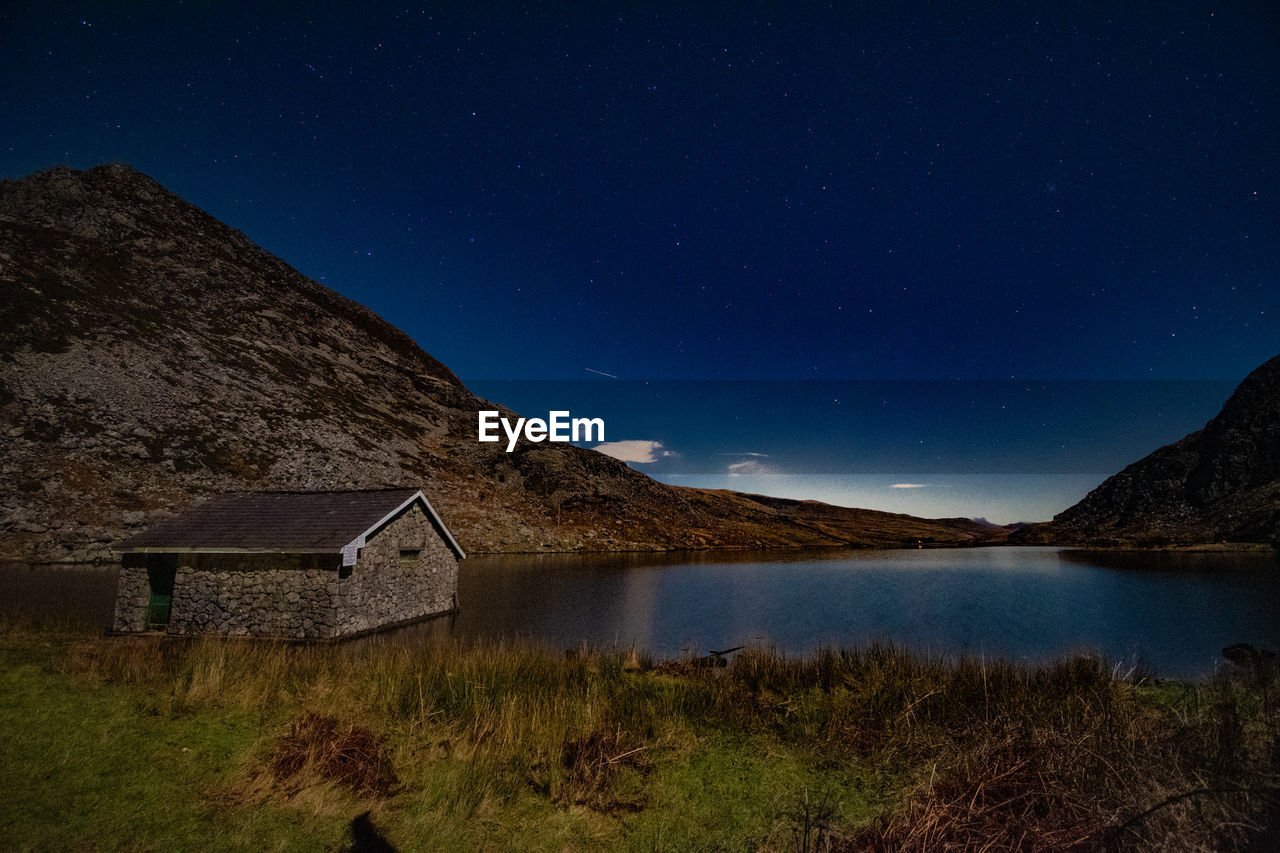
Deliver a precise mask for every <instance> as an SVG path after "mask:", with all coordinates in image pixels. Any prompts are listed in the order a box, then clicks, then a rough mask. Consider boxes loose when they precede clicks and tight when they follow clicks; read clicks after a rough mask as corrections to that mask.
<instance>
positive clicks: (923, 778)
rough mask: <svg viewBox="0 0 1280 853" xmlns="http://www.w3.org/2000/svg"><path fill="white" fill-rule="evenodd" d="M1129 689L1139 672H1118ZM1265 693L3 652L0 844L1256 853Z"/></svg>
mask: <svg viewBox="0 0 1280 853" xmlns="http://www.w3.org/2000/svg"><path fill="white" fill-rule="evenodd" d="M1122 675H1128V677H1121V676H1122ZM1273 691H1274V685H1272V684H1271V683H1270V681H1269V679H1267V678H1256V677H1254V678H1242V677H1237V678H1231V679H1226V678H1223V679H1219V680H1215V681H1213V682H1209V683H1204V684H1196V685H1192V684H1182V683H1165V684H1155V683H1151V682H1149V681H1145V680H1141V679H1135V678H1134V677H1132V675H1130V674H1120V673H1116V672H1114V671H1113V670H1112V669H1111V668H1110V667H1109V666H1108V665H1107V664H1106V663H1104V662H1102V661H1098V660H1094V659H1089V658H1077V659H1072V660H1067V661H1062V662H1059V663H1056V664H1053V665H1049V666H1044V667H1039V668H1030V667H1020V666H1014V665H1011V664H1008V663H1003V662H997V661H975V660H943V659H930V658H924V657H921V656H918V655H913V654H908V653H905V652H902V651H899V650H895V649H892V648H887V647H873V648H867V649H861V650H850V651H831V652H825V653H821V654H818V655H815V656H812V657H809V658H806V659H803V660H796V659H787V658H783V657H780V656H776V655H772V654H768V653H766V652H763V651H752V650H747V651H745V652H740V653H739V654H738V655H737V656H736V659H735V660H734V661H733V663H732V664H731V665H730V666H729V667H727V668H724V669H715V668H702V667H697V666H694V665H692V664H689V663H680V662H668V663H663V664H659V665H654V664H653V663H652V662H650V661H647V660H644V659H643V658H640V657H638V656H636V655H634V654H626V653H622V652H619V653H588V652H583V653H577V654H573V655H566V654H565V653H564V652H563V651H559V650H550V649H545V648H540V647H537V646H532V645H519V644H517V645H502V644H475V645H466V644H461V643H457V642H443V643H440V644H438V645H435V646H428V647H423V646H417V647H413V648H410V647H407V646H404V645H400V644H397V643H395V642H394V641H374V642H367V643H364V644H360V645H345V646H325V647H298V646H284V645H272V644H264V643H249V642H237V641H226V640H217V639H202V640H197V641H192V642H173V641H157V640H151V639H104V638H100V637H97V636H95V635H93V634H91V633H88V632H86V631H84V630H81V629H75V628H70V627H58V626H48V625H45V626H35V625H31V624H23V625H18V624H7V625H4V626H2V627H0V793H2V794H3V796H2V797H0V846H2V847H3V848H4V849H17V850H22V849H35V850H59V849H102V850H166V851H167V850H220V849H221V850H243V849H262V850H340V849H343V848H344V846H345V845H347V844H349V843H350V841H351V835H350V830H349V827H350V825H351V822H352V819H353V818H354V817H355V816H356V815H359V814H361V813H363V812H366V811H368V812H370V813H371V816H370V819H371V821H372V823H373V825H375V826H376V827H377V830H378V831H379V832H381V833H382V834H383V835H384V836H385V837H386V838H387V839H388V840H389V841H390V842H392V843H393V844H395V845H396V846H397V847H399V848H400V849H401V850H406V851H407V850H423V849H431V850H577V849H610V850H612V849H634V850H760V849H765V850H829V849H830V850H921V851H924V850H940V849H954V850H968V849H973V850H978V849H983V850H1033V849H1035V850H1046V849H1049V850H1051V849H1067V850H1091V849H1108V847H1110V848H1115V849H1178V850H1196V849H1239V848H1242V847H1243V846H1244V845H1245V843H1246V842H1247V841H1248V839H1249V838H1250V837H1251V836H1252V835H1254V834H1256V832H1257V831H1258V829H1259V828H1260V827H1261V825H1262V824H1263V823H1264V822H1265V819H1266V816H1267V814H1268V812H1269V803H1270V802H1271V800H1272V798H1273V796H1274V787H1275V785H1276V784H1277V780H1278V779H1280V777H1278V776H1277V773H1276V770H1277V766H1278V762H1280V740H1278V739H1277V736H1276V735H1277V727H1276V722H1277V710H1276V707H1275V701H1274V698H1275V697H1274V695H1273Z"/></svg>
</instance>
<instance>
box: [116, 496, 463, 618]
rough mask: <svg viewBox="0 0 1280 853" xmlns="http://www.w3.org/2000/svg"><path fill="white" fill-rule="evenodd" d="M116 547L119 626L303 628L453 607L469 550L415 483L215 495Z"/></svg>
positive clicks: (423, 614) (416, 615) (420, 615)
mask: <svg viewBox="0 0 1280 853" xmlns="http://www.w3.org/2000/svg"><path fill="white" fill-rule="evenodd" d="M117 551H118V552H120V554H121V558H122V567H121V570H120V582H119V590H118V592H117V595H116V611H115V623H114V628H115V630H116V631H121V632H136V631H165V632H167V633H169V634H232V635H242V636H260V637H294V638H305V639H311V638H315V639H327V638H336V637H349V636H352V635H355V634H360V633H364V632H366V631H372V630H375V629H378V628H386V627H388V626H391V625H397V624H402V623H405V622H411V621H414V620H416V619H421V618H424V617H426V616H432V615H435V614H438V613H445V612H448V611H451V610H453V609H455V608H456V607H457V590H458V560H460V559H462V558H463V557H465V556H466V555H465V554H464V553H463V551H462V548H460V547H459V546H458V543H457V542H456V541H455V540H454V538H453V535H452V534H450V533H449V529H448V528H447V527H445V525H444V522H443V521H441V519H440V516H439V515H438V514H437V513H436V511H435V510H434V509H433V508H432V506H431V504H430V502H429V501H428V500H427V499H426V497H425V496H424V495H423V494H422V492H421V491H417V490H415V489H381V490H370V491H349V492H260V493H248V494H228V495H222V496H219V497H216V498H213V499H212V500H209V501H207V502H205V503H203V504H200V505H199V506H196V507H194V508H193V509H192V510H190V511H189V512H187V513H185V514H183V515H180V516H177V517H174V518H171V519H167V520H165V521H161V522H159V523H158V524H156V525H155V526H153V527H152V528H150V529H149V530H147V531H146V532H144V533H141V534H139V535H137V536H134V537H132V538H130V539H127V540H125V541H124V542H122V543H120V544H119V545H118V546H117Z"/></svg>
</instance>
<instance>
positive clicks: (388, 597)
mask: <svg viewBox="0 0 1280 853" xmlns="http://www.w3.org/2000/svg"><path fill="white" fill-rule="evenodd" d="M407 549H412V550H417V551H419V552H420V553H419V556H418V559H417V561H416V563H410V562H405V563H402V562H401V559H400V552H401V550H407ZM457 592H458V560H457V557H456V555H455V554H454V552H453V551H452V550H451V549H450V548H449V545H448V543H446V542H445V541H444V539H443V538H441V536H440V534H439V533H438V532H437V531H436V528H435V525H434V524H433V523H432V521H431V518H430V516H428V515H427V513H426V512H425V511H423V509H422V508H421V507H420V506H419V505H417V504H414V505H413V506H411V507H410V508H409V509H408V511H406V512H405V513H404V514H402V515H401V516H400V517H399V518H397V519H395V520H394V521H392V522H391V523H390V524H388V525H387V526H386V527H384V528H383V529H382V530H381V531H379V532H378V533H377V534H375V535H374V536H372V537H370V539H369V541H368V543H367V544H366V545H365V547H364V548H363V549H362V550H361V552H360V559H359V560H357V562H356V565H355V566H354V567H353V570H352V572H351V576H350V577H348V578H345V579H343V580H340V581H338V592H337V594H336V596H335V598H334V604H335V607H336V608H337V610H338V611H339V612H340V613H341V614H343V618H342V620H341V622H342V629H341V631H340V635H341V634H354V633H357V632H359V631H367V630H370V629H372V628H376V627H378V626H380V625H388V624H392V623H395V622H404V621H407V620H410V619H418V618H421V617H423V616H429V615H431V614H434V613H444V612H446V611H448V610H452V609H453V608H454V607H455V606H456V597H457Z"/></svg>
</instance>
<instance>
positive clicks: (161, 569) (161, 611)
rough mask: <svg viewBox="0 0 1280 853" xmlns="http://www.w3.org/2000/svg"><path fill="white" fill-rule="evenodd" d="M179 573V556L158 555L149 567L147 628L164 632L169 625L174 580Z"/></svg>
mask: <svg viewBox="0 0 1280 853" xmlns="http://www.w3.org/2000/svg"><path fill="white" fill-rule="evenodd" d="M177 572H178V555H177V554H157V555H156V556H155V557H153V558H152V559H151V561H150V562H149V564H148V565H147V580H148V582H149V583H150V584H151V599H150V600H149V601H148V602H147V628H149V629H151V630H153V631H163V630H164V629H165V628H166V627H168V625H169V608H170V605H171V604H172V603H173V578H174V575H176V574H177Z"/></svg>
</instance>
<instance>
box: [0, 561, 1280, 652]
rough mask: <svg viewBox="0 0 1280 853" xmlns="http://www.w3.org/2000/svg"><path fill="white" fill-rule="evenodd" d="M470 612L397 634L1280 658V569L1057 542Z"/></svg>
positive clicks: (462, 588)
mask: <svg viewBox="0 0 1280 853" xmlns="http://www.w3.org/2000/svg"><path fill="white" fill-rule="evenodd" d="M0 572H2V573H3V576H4V580H5V584H6V589H7V590H8V592H9V595H8V596H6V597H5V598H4V599H3V601H2V602H0V608H3V609H8V610H12V609H20V610H25V611H28V612H35V613H37V614H42V615H46V616H47V615H52V614H60V613H61V614H67V613H71V614H72V615H74V616H77V617H78V618H81V619H84V620H87V621H93V622H95V623H97V624H105V623H106V622H107V621H109V619H110V614H111V602H112V597H113V596H114V591H115V574H114V572H113V571H111V570H109V569H92V568H90V569H66V568H38V569H21V568H18V569H14V568H9V569H3V570H0ZM458 597H459V601H460V604H461V608H462V609H461V612H460V613H458V614H457V615H456V616H454V617H451V618H445V619H438V620H434V621H432V622H428V623H423V624H421V625H417V626H413V627H411V628H407V629H403V630H401V631H398V632H395V633H394V636H395V638H396V639H399V640H403V639H409V640H415V639H422V640H423V641H426V640H428V639H429V638H431V637H433V636H439V635H441V634H446V633H449V634H453V635H455V636H460V637H508V638H513V637H532V638H537V639H540V640H544V641H546V642H548V643H551V644H553V645H557V646H564V647H566V648H568V647H571V646H576V645H578V644H580V643H581V642H583V641H584V640H585V641H586V642H588V643H591V644H593V645H606V644H619V645H622V646H631V645H633V644H634V645H636V646H638V647H640V648H642V649H645V650H647V651H649V652H650V653H652V654H654V655H656V656H659V657H662V656H674V655H679V654H681V653H684V652H688V651H696V652H706V651H708V650H711V649H723V648H728V647H731V646H737V645H742V644H744V643H766V644H772V645H775V646H777V647H778V648H780V649H782V650H784V651H787V652H791V653H804V652H808V651H811V650H813V649H815V648H817V647H818V646H821V645H824V644H844V645H851V644H859V643H865V642H867V641H869V640H891V641H893V642H895V643H898V644H901V645H905V646H909V647H911V648H916V649H921V650H927V651H934V652H967V653H972V654H986V655H999V656H1005V657H1012V658H1022V659H1039V658H1044V657H1049V656H1055V655H1060V654H1063V653H1067V652H1071V651H1075V650H1085V649H1087V650H1096V651H1101V652H1103V653H1105V654H1107V655H1108V656H1110V657H1112V658H1113V659H1115V660H1117V661H1121V662H1128V663H1134V662H1141V663H1144V664H1146V665H1149V666H1154V667H1155V668H1156V670H1157V671H1158V672H1159V673H1160V674H1162V675H1169V676H1194V675H1203V674H1205V673H1208V672H1211V671H1213V669H1214V668H1215V667H1216V666H1217V665H1218V664H1219V662H1220V660H1221V658H1220V652H1221V649H1222V647H1223V646H1226V645H1229V644H1231V643H1236V642H1250V643H1253V644H1254V645H1261V646H1268V647H1271V648H1278V647H1280V558H1277V556H1275V555H1271V554H1239V553H1237V554H1160V553H1150V554H1140V553H1110V552H1090V551H1073V550H1063V549H1055V548H982V549H968V550H926V551H863V552H853V553H850V552H843V553H831V552H821V553H800V554H797V553H795V552H790V553H767V552H766V553H761V552H756V553H753V554H729V555H725V554H719V555H709V554H700V555H694V556H690V555H688V554H681V555H679V556H673V555H647V554H646V555H634V554H622V555H609V556H570V555H546V556H536V557H527V556H522V557H476V558H471V559H468V560H466V561H464V562H463V563H462V566H461V569H460V577H459V590H458Z"/></svg>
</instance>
